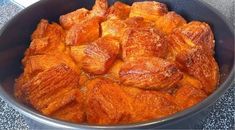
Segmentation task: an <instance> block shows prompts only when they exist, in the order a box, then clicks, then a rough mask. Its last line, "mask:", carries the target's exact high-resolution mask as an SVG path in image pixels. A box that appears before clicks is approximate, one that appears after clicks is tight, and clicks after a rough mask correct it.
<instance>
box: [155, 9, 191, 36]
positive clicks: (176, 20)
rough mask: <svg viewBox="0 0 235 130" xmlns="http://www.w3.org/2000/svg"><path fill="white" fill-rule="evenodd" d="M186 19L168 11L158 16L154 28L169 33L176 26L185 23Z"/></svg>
mask: <svg viewBox="0 0 235 130" xmlns="http://www.w3.org/2000/svg"><path fill="white" fill-rule="evenodd" d="M186 23H187V22H186V20H185V19H184V18H183V17H182V16H180V15H179V14H177V13H175V12H168V13H167V14H165V15H164V16H162V17H159V18H158V19H157V20H156V22H155V25H156V28H158V29H159V30H161V31H162V32H163V33H165V34H171V33H172V32H173V30H174V29H175V28H177V27H180V26H183V25H184V24H186Z"/></svg>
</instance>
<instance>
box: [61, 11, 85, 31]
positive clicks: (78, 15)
mask: <svg viewBox="0 0 235 130" xmlns="http://www.w3.org/2000/svg"><path fill="white" fill-rule="evenodd" d="M88 15H89V10H87V9H85V8H81V9H77V10H75V11H73V12H71V13H68V14H65V15H62V16H60V24H61V26H62V27H63V28H65V29H69V28H71V27H72V26H73V25H74V24H79V23H80V22H82V21H84V19H86V17H87V16H88Z"/></svg>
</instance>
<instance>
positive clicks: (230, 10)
mask: <svg viewBox="0 0 235 130" xmlns="http://www.w3.org/2000/svg"><path fill="white" fill-rule="evenodd" d="M204 1H205V2H207V3H209V4H210V5H212V6H214V7H215V8H217V9H218V10H219V11H220V12H222V14H224V15H225V16H226V18H227V19H228V20H229V21H230V23H233V25H234V26H235V21H234V13H235V12H234V6H235V0H204ZM20 10H21V8H20V7H18V6H17V5H15V4H13V3H11V2H10V1H9V0H0V28H1V27H2V26H3V25H4V23H6V22H7V21H8V20H9V19H10V18H11V17H12V16H14V15H15V14H17V13H18V12H19V11H20ZM234 93H235V82H234V83H233V85H232V87H231V88H230V89H229V90H228V91H227V92H226V93H225V94H224V95H223V96H222V97H221V98H220V99H219V100H218V101H217V102H216V103H215V104H214V105H213V106H211V107H212V110H211V111H210V113H209V114H208V116H207V118H206V119H205V120H203V121H202V123H200V124H198V125H199V128H203V129H234V122H235V120H234V118H235V117H234V116H235V97H234V96H235V95H234ZM5 129H10V130H12V129H51V128H49V127H47V126H45V125H42V124H39V123H38V122H35V121H33V120H31V119H29V118H27V117H25V116H23V115H22V114H20V113H19V112H18V111H16V110H14V109H13V108H12V107H10V106H9V105H8V104H7V103H6V102H5V101H3V100H2V99H1V98H0V130H5Z"/></svg>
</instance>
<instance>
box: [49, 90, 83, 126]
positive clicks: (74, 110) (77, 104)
mask: <svg viewBox="0 0 235 130" xmlns="http://www.w3.org/2000/svg"><path fill="white" fill-rule="evenodd" d="M51 116H52V117H54V118H56V119H60V120H65V121H71V122H75V123H81V122H84V121H85V119H86V115H85V108H84V97H83V95H82V93H81V92H79V91H78V92H77V93H76V100H74V101H72V102H71V103H69V104H67V105H65V106H63V107H61V108H60V109H58V110H57V111H55V112H54V113H52V114H51Z"/></svg>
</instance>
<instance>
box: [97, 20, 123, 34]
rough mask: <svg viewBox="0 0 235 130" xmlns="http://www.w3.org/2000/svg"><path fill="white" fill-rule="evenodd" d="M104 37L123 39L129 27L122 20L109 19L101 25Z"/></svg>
mask: <svg viewBox="0 0 235 130" xmlns="http://www.w3.org/2000/svg"><path fill="white" fill-rule="evenodd" d="M101 28H102V36H113V37H115V38H117V39H121V37H122V36H123V33H124V32H125V30H126V29H127V25H126V24H125V22H124V21H123V20H120V19H108V20H107V21H104V22H103V23H102V24H101Z"/></svg>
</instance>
